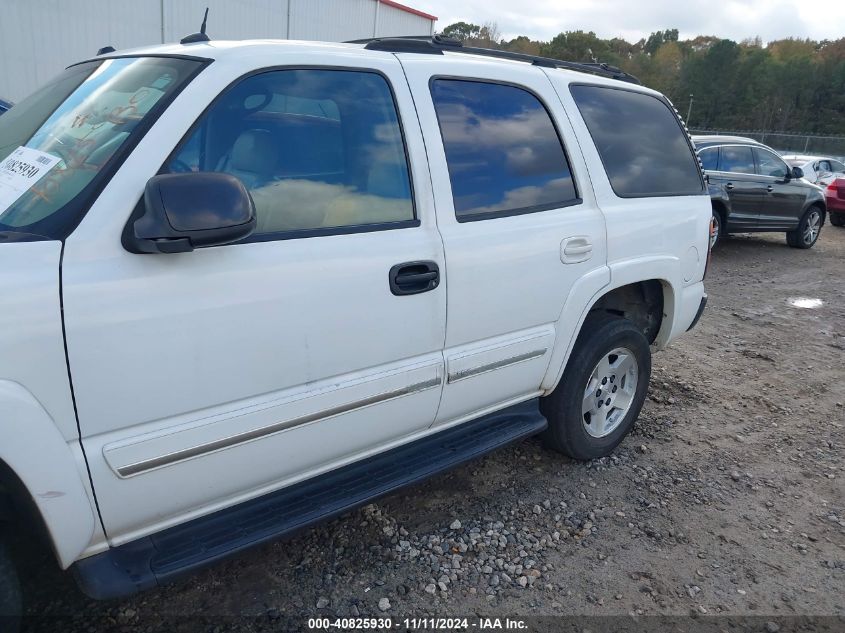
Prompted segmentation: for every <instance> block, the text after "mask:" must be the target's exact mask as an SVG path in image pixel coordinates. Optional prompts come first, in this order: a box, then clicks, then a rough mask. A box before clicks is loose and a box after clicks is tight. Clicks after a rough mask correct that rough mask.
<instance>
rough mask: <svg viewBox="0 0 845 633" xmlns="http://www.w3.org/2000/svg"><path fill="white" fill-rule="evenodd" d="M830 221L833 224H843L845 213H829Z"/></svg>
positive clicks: (844, 223)
mask: <svg viewBox="0 0 845 633" xmlns="http://www.w3.org/2000/svg"><path fill="white" fill-rule="evenodd" d="M830 223H831V224H832V225H833V226H845V213H834V212H832V211H831V213H830Z"/></svg>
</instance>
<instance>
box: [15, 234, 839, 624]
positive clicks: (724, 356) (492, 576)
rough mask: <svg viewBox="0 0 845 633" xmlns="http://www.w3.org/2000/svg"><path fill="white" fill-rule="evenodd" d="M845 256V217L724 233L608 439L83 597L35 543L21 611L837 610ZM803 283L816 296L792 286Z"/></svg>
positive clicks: (461, 477) (497, 460)
mask: <svg viewBox="0 0 845 633" xmlns="http://www.w3.org/2000/svg"><path fill="white" fill-rule="evenodd" d="M843 273H845V230H843V229H837V228H834V227H831V226H826V227H825V230H824V231H823V232H822V237H821V240H820V242H819V243H818V244H817V246H816V247H815V248H814V249H812V250H809V251H799V250H795V249H791V248H788V247H787V246H786V244H785V242H784V239H783V237H782V236H780V235H765V236H760V235H756V236H736V237H733V238H730V239H727V240H725V241H724V242H723V243H722V244H721V245H720V246H719V247H718V248H717V250H716V252H715V254H714V259H713V263H712V266H711V271H710V275H709V278H708V280H707V286H708V292H709V294H710V304H709V306H708V309H707V311H706V313H705V316H704V317H703V318H702V320H701V323H700V324H699V325H698V327H697V328H696V329H695V330H693V332H691V333H690V334H689V335H687V336H686V337H684V338H683V339H682V340H680V341H678V342H677V343H676V344H674V345H673V346H672V348H670V349H669V350H667V351H665V352H662V353H660V354H658V355H656V356H655V359H654V375H653V379H652V388H651V391H650V393H649V399H648V401H647V403H646V405H645V407H644V409H643V412H642V414H641V416H640V420H639V422H638V424H637V426H636V428H635V430H634V432H633V434H632V435H631V436H629V437H628V438H627V439H626V440H625V442H623V444H622V445H621V446H620V448H619V449H618V450H617V451H616V452H615V453H614V454H613V455H612V456H611V457H609V458H605V459H601V460H597V461H594V462H591V463H577V462H573V461H570V460H567V459H565V458H562V457H561V456H559V455H557V454H554V453H552V452H550V451H548V450H546V449H544V448H543V447H542V446H541V444H540V442H539V441H537V440H535V439H531V440H528V441H525V442H523V443H521V444H519V445H517V446H514V447H511V448H507V449H504V450H502V451H500V452H498V453H495V454H493V455H491V456H489V457H487V458H485V459H482V460H479V461H476V462H474V463H471V464H469V465H467V466H464V467H462V468H460V469H457V470H455V471H453V472H450V473H448V474H445V475H442V476H440V477H438V478H436V479H433V480H431V481H429V482H427V483H425V484H423V485H419V486H416V487H414V488H412V489H409V490H407V491H405V492H403V493H400V494H396V495H394V496H391V497H388V498H385V499H383V500H381V501H379V502H378V503H375V504H372V505H369V506H367V507H365V508H363V509H361V510H359V511H356V512H353V513H351V514H349V515H346V516H344V517H342V518H340V519H338V520H335V521H332V522H330V523H328V524H325V525H322V526H320V527H317V528H316V529H313V530H309V531H308V532H306V533H304V534H302V535H301V536H299V537H297V538H295V539H293V540H289V541H287V542H281V543H275V544H272V545H268V546H265V547H262V548H260V549H258V550H256V551H253V552H251V553H248V554H245V555H242V556H239V557H238V558H236V559H234V560H231V561H229V562H227V563H223V564H220V565H217V566H215V567H213V568H212V569H210V570H208V571H205V572H202V573H200V574H198V575H196V576H194V577H192V578H189V579H187V580H185V581H184V582H182V583H178V584H175V585H172V586H170V587H167V588H165V589H160V590H156V591H150V592H147V593H144V594H142V595H138V596H135V597H133V598H131V599H127V600H123V601H116V602H105V603H98V602H94V601H91V600H88V599H86V598H84V597H83V596H81V595H80V594H79V593H78V591H77V590H76V589H75V586H74V584H73V581H72V579H71V578H70V576H69V575H68V574H62V573H59V572H58V571H57V570H55V569H54V568H55V564H54V563H53V564H51V563H50V562H49V561H48V560H47V559H46V558H44V559H41V560H40V561H39V562H38V563H36V564H33V565H31V567H30V568H28V569H27V570H26V571H25V579H24V584H25V587H26V589H27V590H28V592H29V595H30V602H29V604H28V607H27V612H28V613H29V614H30V615H34V616H35V615H53V616H61V617H63V618H66V621H65V622H64V624H63V625H62V627H61V628H62V630H64V631H73V630H79V631H86V630H94V629H103V628H108V626H117V625H141V627H143V626H144V623H145V622H150V621H152V618H155V617H158V616H162V615H164V616H169V617H172V618H174V619H176V618H178V617H181V616H185V615H191V616H194V615H202V616H207V617H210V618H212V619H211V620H209V622H213V621H214V618H215V617H217V616H235V617H234V618H230V619H226V618H220V619H219V621H220V622H228V623H229V624H230V625H231V624H235V625H236V628H241V629H244V630H249V629H263V628H270V629H273V628H275V629H280V628H283V627H282V626H281V624H280V623H283V622H290V621H291V620H289V618H305V617H314V616H325V617H334V616H357V615H359V614H360V615H362V616H363V615H368V616H369V615H376V616H390V617H392V618H394V620H398V619H400V618H401V617H404V616H417V617H419V616H424V615H429V616H431V615H438V616H445V615H472V614H489V615H498V616H505V615H510V616H520V615H521V616H529V615H579V616H591V615H592V616H605V615H620V616H628V615H632V614H633V615H640V614H641V615H645V616H649V615H679V616H689V615H691V614H692V615H699V616H705V615H729V616H733V617H740V618H741V617H743V616H760V618H762V619H761V620H759V622H760V623H761V624H760V627H762V628H754V630H766V631H770V632H772V631H777V630H778V629H779V628H780V630H783V628H782V627H783V625H782V624H777V623H776V622H775V621H768V620H771V619H774V620H778V619H779V618H782V617H785V616H819V615H827V616H835V617H833V618H831V619H830V621H829V626H831V627H832V628H829V629H825V630H831V631H841V630H845V468H843V464H845V459H843V458H845V440H844V439H843V435H842V434H843V428H845V406H843V405H845V369H843V363H845V353H843V351H844V350H845V274H843ZM802 297H803V298H815V299H821V300H822V301H823V304H822V305H821V307H818V308H815V309H801V308H798V307H794V306H793V305H791V304H790V301H791V300H792V299H795V298H802ZM686 619H687V620H688V617H687V618H686ZM702 619H706V618H702ZM293 621H296V620H293ZM299 621H300V622H301V623H304V622H305V621H304V620H301V619H300V620H299ZM778 621H780V622H783V620H778ZM55 622H56V621H55V620H51V619H50V618H34V619H31V620H29V621H27V622H26V627H25V628H27V629H30V630H54V629H55V627H54V624H55ZM274 623H275V625H274ZM763 623H765V625H764V624H763ZM210 626H211V625H210ZM215 628H216V629H220V628H221V627H220V625H216V626H211V628H210V630H214V629H215ZM301 628H305V627H304V624H303V625H302V627H301ZM812 630H815V629H812Z"/></svg>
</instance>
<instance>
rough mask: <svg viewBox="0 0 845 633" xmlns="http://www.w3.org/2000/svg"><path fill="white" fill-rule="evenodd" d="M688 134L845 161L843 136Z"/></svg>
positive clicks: (757, 132)
mask: <svg viewBox="0 0 845 633" xmlns="http://www.w3.org/2000/svg"><path fill="white" fill-rule="evenodd" d="M690 134H715V135H719V136H747V137H748V138H753V139H754V140H755V141H760V142H761V143H764V144H766V145H768V146H769V147H772V148H774V149H776V150H777V151H778V152H780V153H781V154H808V155H811V156H825V157H829V158H838V159H839V160H843V159H845V136H819V135H814V134H795V133H788V132H765V131H763V130H701V129H695V130H690Z"/></svg>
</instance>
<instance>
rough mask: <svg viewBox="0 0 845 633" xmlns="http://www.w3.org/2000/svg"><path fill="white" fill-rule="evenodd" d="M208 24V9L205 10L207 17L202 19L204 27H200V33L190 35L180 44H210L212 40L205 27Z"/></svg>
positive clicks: (180, 41)
mask: <svg viewBox="0 0 845 633" xmlns="http://www.w3.org/2000/svg"><path fill="white" fill-rule="evenodd" d="M207 22H208V7H206V8H205V15H204V16H203V18H202V26H200V32H199V33H194V34H193V35H188V36H187V37H183V38H182V39H181V40H179V43H180V44H196V43H198V42H208V41H210V38H209V37H208V35H206V34H205V26H206V24H207Z"/></svg>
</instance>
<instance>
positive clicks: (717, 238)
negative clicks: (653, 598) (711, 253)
mask: <svg viewBox="0 0 845 633" xmlns="http://www.w3.org/2000/svg"><path fill="white" fill-rule="evenodd" d="M713 222H714V227H715V229H716V235H714V236H713V238H712V239H711V241H710V248H711V249H714V248H716V245H717V244H718V243H719V242H721V241H722V238H723V237H724V235H725V222H724V220H723V219H722V214H721V213H719V212H718V211H716V209H713Z"/></svg>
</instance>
